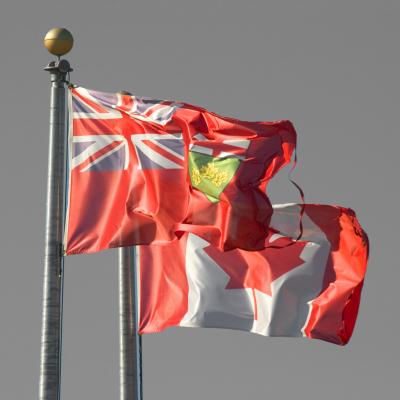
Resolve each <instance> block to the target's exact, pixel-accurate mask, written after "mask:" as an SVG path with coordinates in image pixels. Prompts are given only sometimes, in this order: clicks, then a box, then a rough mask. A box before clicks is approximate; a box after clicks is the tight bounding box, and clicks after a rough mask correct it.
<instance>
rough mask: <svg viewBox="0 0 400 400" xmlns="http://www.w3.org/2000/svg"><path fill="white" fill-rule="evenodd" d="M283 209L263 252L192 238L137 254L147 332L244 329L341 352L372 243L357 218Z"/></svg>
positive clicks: (342, 212) (339, 211)
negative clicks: (332, 345)
mask: <svg viewBox="0 0 400 400" xmlns="http://www.w3.org/2000/svg"><path fill="white" fill-rule="evenodd" d="M302 210H303V208H302V206H300V205H293V204H292V205H276V206H274V212H273V215H272V219H271V225H270V229H269V232H268V236H267V238H266V243H265V244H266V246H268V247H266V248H265V249H264V250H262V251H252V252H249V251H245V250H241V249H235V250H231V251H227V252H222V251H220V250H219V249H218V248H216V247H215V246H212V245H210V243H208V242H207V241H205V240H204V239H203V238H201V237H199V236H197V235H195V234H193V233H185V234H184V235H183V236H182V238H181V239H180V240H179V241H176V242H173V243H170V244H168V245H166V246H158V245H150V246H139V276H140V278H139V285H140V291H139V293H140V332H141V333H151V332H159V331H161V330H163V329H165V328H168V327H171V326H184V327H203V328H207V327H211V328H226V329H237V330H242V331H248V332H253V333H258V334H260V335H265V336H287V337H307V338H313V339H321V340H324V341H328V342H332V343H335V344H339V345H344V344H346V343H347V342H348V341H349V340H350V338H351V336H352V333H353V329H354V326H355V322H356V318H357V313H358V307H359V304H360V296H361V289H362V285H363V282H364V277H365V273H366V266H367V258H368V238H367V235H366V233H365V232H364V231H363V229H362V228H361V226H360V224H359V222H358V221H357V219H356V216H355V213H354V212H353V211H352V210H350V209H348V208H343V207H337V206H329V205H315V204H307V205H305V207H304V214H303V236H302V240H297V241H296V240H295V239H296V238H297V237H298V233H299V223H298V221H299V218H300V214H301V213H302Z"/></svg>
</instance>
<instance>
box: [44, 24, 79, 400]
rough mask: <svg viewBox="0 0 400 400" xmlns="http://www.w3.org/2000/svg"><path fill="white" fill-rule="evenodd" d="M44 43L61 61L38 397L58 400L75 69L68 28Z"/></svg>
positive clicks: (54, 83)
mask: <svg viewBox="0 0 400 400" xmlns="http://www.w3.org/2000/svg"><path fill="white" fill-rule="evenodd" d="M44 45H45V47H46V48H47V50H49V52H50V53H52V54H54V55H56V56H57V57H58V60H57V61H52V62H50V63H49V64H48V65H47V67H46V68H45V70H46V71H48V72H49V73H50V80H51V94H50V126H49V128H50V129H49V133H50V139H49V158H48V173H47V195H46V230H45V250H44V280H43V308H42V336H41V353H40V380H39V399H40V400H58V399H59V398H60V383H61V382H60V381H61V362H60V361H61V334H62V332H61V323H62V320H61V319H62V302H61V296H62V287H63V255H62V235H63V223H64V190H65V187H64V186H65V147H66V145H65V143H66V135H65V117H66V111H65V93H66V88H65V84H66V82H67V80H66V79H67V74H68V73H69V72H70V71H72V69H71V67H70V65H69V62H68V61H67V60H60V56H63V55H64V54H66V53H68V51H69V50H70V49H71V48H72V45H73V38H72V35H71V34H70V33H69V32H68V31H67V30H66V29H60V28H56V29H52V30H50V31H49V32H48V33H47V35H46V36H45V39H44Z"/></svg>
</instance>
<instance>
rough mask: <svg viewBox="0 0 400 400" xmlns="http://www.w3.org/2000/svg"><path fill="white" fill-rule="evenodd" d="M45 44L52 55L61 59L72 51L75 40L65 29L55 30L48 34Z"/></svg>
mask: <svg viewBox="0 0 400 400" xmlns="http://www.w3.org/2000/svg"><path fill="white" fill-rule="evenodd" d="M43 44H44V47H46V49H47V50H48V51H49V52H50V53H51V54H54V55H55V56H58V57H60V56H63V55H64V54H67V53H68V52H69V51H70V50H71V49H72V46H73V45H74V38H73V37H72V35H71V32H70V31H69V30H67V29H65V28H53V29H50V30H49V31H48V32H47V33H46V36H45V37H44V39H43Z"/></svg>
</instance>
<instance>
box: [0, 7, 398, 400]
mask: <svg viewBox="0 0 400 400" xmlns="http://www.w3.org/2000/svg"><path fill="white" fill-rule="evenodd" d="M399 19H400V3H399V2H398V1H397V0H380V1H378V0H374V1H371V0H336V1H325V0H273V1H265V0H247V1H244V0H242V1H237V0H232V1H228V0H213V1H211V0H202V1H195V0H186V1H184V0H146V1H142V2H132V1H128V0H125V1H120V0H114V1H112V2H107V1H105V0H97V1H95V0H79V1H78V0H69V1H64V2H63V3H61V2H60V1H54V0H53V1H50V0H43V1H42V0H33V1H28V0H14V1H12V2H11V1H8V2H7V3H3V4H2V6H1V11H0V65H1V73H0V118H1V119H0V121H1V131H2V135H1V138H2V145H1V146H0V182H1V200H0V201H1V207H0V214H1V217H0V221H1V227H0V249H1V269H0V318H1V320H0V321H1V323H0V398H2V399H3V398H4V399H10V400H11V399H16V400H22V399H32V398H35V397H37V391H38V375H39V352H40V328H41V305H42V274H43V240H44V214H45V187H46V169H47V140H48V114H49V111H48V103H49V79H48V74H47V73H46V72H44V71H42V70H41V69H42V67H43V66H45V64H47V62H48V61H50V60H51V57H50V56H49V54H48V53H47V52H46V50H45V49H44V48H43V46H42V38H43V36H44V34H45V33H46V32H47V30H48V29H50V28H51V27H53V26H65V27H67V28H69V29H70V30H71V32H72V33H73V35H74V37H75V46H74V49H73V50H72V52H71V53H70V55H69V56H68V59H69V61H70V62H71V64H72V66H73V68H74V69H75V71H74V72H73V73H72V81H73V82H74V83H77V84H79V85H82V86H85V87H89V88H93V89H97V90H102V91H119V90H121V89H125V90H128V91H131V92H133V93H134V94H138V95H143V96H154V97H157V98H168V99H176V100H184V101H187V102H190V103H193V104H198V105H201V106H204V107H206V108H208V109H210V110H212V111H214V112H217V113H220V114H224V115H230V116H234V117H237V118H241V119H255V120H277V119H286V118H287V119H290V120H291V121H293V123H294V124H295V127H296V128H297V132H298V136H299V149H298V150H299V167H298V170H297V172H296V174H295V178H296V180H297V181H298V182H299V183H300V184H301V185H302V187H303V188H304V190H305V193H306V199H307V201H309V202H320V203H331V204H340V205H343V206H348V207H352V208H354V209H355V211H356V212H357V215H358V217H359V220H360V222H361V224H362V225H363V226H364V228H365V229H366V231H367V232H368V234H369V237H370V242H371V257H370V262H369V271H368V274H367V279H366V285H365V288H364V293H363V299H362V304H361V309H360V314H359V319H358V323H357V325H356V330H355V332H354V335H353V338H352V341H351V342H350V344H349V345H348V346H347V347H344V348H340V347H337V346H334V345H330V344H327V343H323V342H319V341H307V340H299V339H279V338H264V337H260V336H257V335H251V334H246V333H241V332H233V331H224V330H212V329H210V330H205V329H203V330H202V329H184V328H180V329H171V330H169V331H166V332H164V333H162V334H154V335H148V336H145V337H144V339H143V345H144V349H143V356H144V396H145V397H144V398H145V399H146V400H151V399H158V398H161V397H163V398H167V399H187V398H190V399H191V400H196V399H204V398H209V399H217V398H218V399H221V400H223V399H231V400H234V399H243V398H265V399H274V400H287V399H291V398H296V399H307V400H317V399H318V400H319V399H322V398H323V399H324V400H333V399H338V398H346V399H347V398H348V399H355V400H357V399H363V400H375V399H377V398H380V399H391V398H394V397H395V395H396V393H398V392H399V389H400V383H399V372H400V367H399V364H400V361H399V359H400V350H399V349H400V346H399V343H398V332H399V329H400V321H399V311H398V309H399V298H398V295H397V292H398V285H399V281H400V270H399V266H398V265H399V264H398V261H397V257H396V254H395V252H396V250H397V242H398V238H397V232H398V229H399V228H398V227H399V224H400V221H399V219H400V218H399V212H398V210H397V209H396V204H397V203H398V201H399V179H398V172H399V166H398V159H397V155H398V151H399V145H400V139H399V133H398V114H399V103H400V102H399V100H400V79H399V76H398V70H399V67H398V65H399V63H400V51H399V34H400V25H399V22H398V21H399ZM271 192H272V199H273V200H274V201H275V202H291V201H296V200H297V193H296V191H295V190H294V189H293V188H292V187H291V185H290V184H289V182H288V181H287V179H286V172H284V173H283V174H280V175H279V177H278V179H277V180H276V181H275V182H273V184H272V185H271ZM117 288H118V285H117V252H116V251H106V252H103V253H100V254H96V255H90V256H72V257H70V258H68V259H67V262H66V281H65V315H64V355H63V381H62V399H77V400H80V399H97V400H102V399H117V398H118V395H119V394H118V384H119V381H118V358H117V357H118V314H117V312H118V308H117V307H118V296H117Z"/></svg>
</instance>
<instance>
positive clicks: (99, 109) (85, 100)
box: [72, 89, 109, 114]
mask: <svg viewBox="0 0 400 400" xmlns="http://www.w3.org/2000/svg"><path fill="white" fill-rule="evenodd" d="M72 94H73V96H74V97H75V98H79V100H81V101H82V102H83V103H84V104H85V105H86V106H89V107H90V108H93V110H94V112H97V113H100V114H107V113H108V112H109V111H108V110H107V109H106V108H105V107H101V106H100V105H98V104H97V103H95V102H93V101H91V100H89V99H88V98H87V97H84V96H83V95H81V94H80V93H78V92H77V91H76V89H73V90H72Z"/></svg>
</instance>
